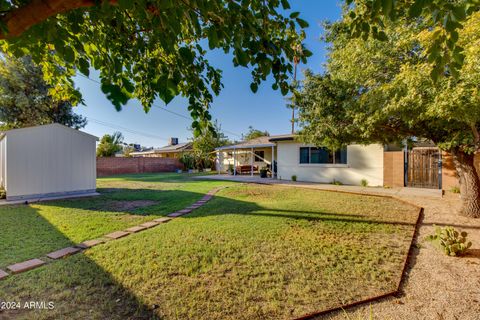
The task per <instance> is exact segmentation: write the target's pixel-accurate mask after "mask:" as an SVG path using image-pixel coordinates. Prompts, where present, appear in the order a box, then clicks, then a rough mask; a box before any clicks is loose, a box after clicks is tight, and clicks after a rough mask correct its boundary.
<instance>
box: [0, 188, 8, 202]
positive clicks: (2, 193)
mask: <svg viewBox="0 0 480 320" xmlns="http://www.w3.org/2000/svg"><path fill="white" fill-rule="evenodd" d="M6 198H7V191H5V189H4V188H3V187H1V188H0V199H6Z"/></svg>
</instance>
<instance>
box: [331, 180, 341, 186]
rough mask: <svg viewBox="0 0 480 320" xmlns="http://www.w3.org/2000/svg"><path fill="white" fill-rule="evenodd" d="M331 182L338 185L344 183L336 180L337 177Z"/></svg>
mask: <svg viewBox="0 0 480 320" xmlns="http://www.w3.org/2000/svg"><path fill="white" fill-rule="evenodd" d="M330 184H334V185H336V186H342V185H343V183H342V182H341V181H338V180H335V179H333V181H332V182H330Z"/></svg>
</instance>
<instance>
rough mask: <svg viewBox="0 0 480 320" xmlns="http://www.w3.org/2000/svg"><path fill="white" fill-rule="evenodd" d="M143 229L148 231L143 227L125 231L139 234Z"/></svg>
mask: <svg viewBox="0 0 480 320" xmlns="http://www.w3.org/2000/svg"><path fill="white" fill-rule="evenodd" d="M145 229H148V228H147V227H144V226H135V227H131V228H128V229H126V230H125V231H126V232H132V233H136V232H140V231H142V230H145Z"/></svg>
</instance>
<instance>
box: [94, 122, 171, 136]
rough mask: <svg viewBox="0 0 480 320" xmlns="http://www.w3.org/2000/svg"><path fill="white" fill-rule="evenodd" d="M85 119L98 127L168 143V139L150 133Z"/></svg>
mask: <svg viewBox="0 0 480 320" xmlns="http://www.w3.org/2000/svg"><path fill="white" fill-rule="evenodd" d="M86 118H87V119H88V121H90V122H93V123H96V124H99V125H102V126H106V127H110V128H113V129H117V130H122V131H126V132H130V133H133V134H136V135H140V136H144V137H146V138H153V139H159V140H164V141H169V139H166V138H163V137H159V136H156V135H153V134H150V133H146V132H142V131H137V130H132V129H129V128H125V127H122V126H119V125H116V124H113V123H109V122H105V121H101V120H97V119H94V118H92V117H86Z"/></svg>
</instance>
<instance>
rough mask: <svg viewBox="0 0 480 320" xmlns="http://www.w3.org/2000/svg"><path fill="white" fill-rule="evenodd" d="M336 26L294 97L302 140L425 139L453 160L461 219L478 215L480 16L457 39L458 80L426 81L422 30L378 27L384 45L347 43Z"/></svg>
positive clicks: (402, 24)
mask: <svg viewBox="0 0 480 320" xmlns="http://www.w3.org/2000/svg"><path fill="white" fill-rule="evenodd" d="M344 23H345V22H344V21H343V22H339V23H336V24H333V25H330V26H327V30H328V31H327V36H326V39H327V40H328V41H330V43H331V46H330V49H329V50H330V51H329V61H328V64H327V73H326V74H324V75H313V74H312V73H310V72H309V73H307V74H306V77H305V80H304V82H303V89H302V90H301V91H300V92H298V93H296V94H297V95H298V97H297V101H298V107H299V109H300V123H301V126H302V127H303V130H302V137H303V139H304V140H305V141H308V142H312V143H315V144H317V145H326V146H328V147H332V148H338V146H339V145H345V144H347V143H350V142H360V143H372V142H380V143H391V142H400V141H403V140H405V139H408V138H412V137H418V138H426V139H429V140H431V141H433V142H434V143H435V144H437V145H438V146H439V147H440V148H441V149H442V150H445V151H448V152H450V153H451V154H452V155H453V158H454V163H455V167H456V169H457V172H458V175H459V177H460V186H461V195H462V209H461V213H462V214H464V215H466V216H470V217H480V180H479V177H478V173H477V171H476V170H475V167H474V164H473V158H474V154H475V152H477V151H478V149H479V147H480V135H479V133H478V132H479V128H480V95H479V94H478V88H479V87H478V84H479V83H480V67H479V66H480V46H478V43H479V41H480V13H475V14H473V15H471V16H470V17H469V18H468V20H467V21H465V25H464V27H463V29H462V32H461V33H459V39H458V44H459V45H461V46H462V47H464V48H465V60H464V63H463V64H462V67H461V69H460V70H459V74H458V76H457V77H454V76H452V74H451V73H446V74H445V75H444V77H442V78H441V79H438V81H433V80H432V79H431V78H430V77H429V73H430V67H431V63H430V62H429V59H428V57H426V56H425V55H424V54H423V52H424V48H425V47H428V46H429V45H430V42H431V41H435V40H434V37H433V38H432V34H431V33H430V32H428V31H427V32H426V31H424V26H423V25H421V24H419V23H416V24H410V23H409V21H408V20H405V19H403V20H400V21H397V22H395V23H389V24H388V25H386V26H385V32H386V33H387V36H388V40H387V41H378V40H376V39H372V38H367V39H361V38H355V39H352V38H351V37H349V35H348V34H346V33H345V30H346V29H345V25H344Z"/></svg>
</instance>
